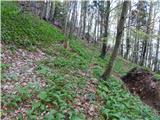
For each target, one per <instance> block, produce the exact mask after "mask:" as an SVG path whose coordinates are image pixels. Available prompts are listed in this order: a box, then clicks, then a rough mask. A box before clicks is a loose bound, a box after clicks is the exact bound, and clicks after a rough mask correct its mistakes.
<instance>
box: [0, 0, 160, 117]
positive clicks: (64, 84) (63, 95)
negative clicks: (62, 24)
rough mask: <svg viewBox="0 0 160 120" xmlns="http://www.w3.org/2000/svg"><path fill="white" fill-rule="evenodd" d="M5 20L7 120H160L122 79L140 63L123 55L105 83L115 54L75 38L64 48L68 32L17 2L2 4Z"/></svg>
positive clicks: (3, 83)
mask: <svg viewBox="0 0 160 120" xmlns="http://www.w3.org/2000/svg"><path fill="white" fill-rule="evenodd" d="M2 16H3V17H2V51H1V54H2V56H1V59H2V63H1V68H2V71H1V72H2V74H1V79H2V80H1V89H2V110H1V119H2V120H12V119H13V120H15V119H23V120H25V119H26V120H27V119H30V120H37V119H38V120H42V119H43V120H53V119H55V120H106V119H107V120H112V119H114V120H120V119H122V118H123V119H125V120H132V119H134V120H139V119H144V118H146V119H149V120H159V119H160V117H159V116H158V114H157V112H156V111H154V110H153V109H152V108H150V107H149V106H147V105H145V104H144V103H143V102H142V101H141V100H140V99H139V97H138V96H133V95H132V94H130V92H129V91H128V90H127V89H126V87H125V86H124V84H123V82H122V81H121V80H120V77H121V76H124V75H126V74H127V72H128V71H129V70H130V69H132V68H134V67H137V65H135V64H132V63H130V62H128V61H126V60H124V59H123V58H121V57H117V59H116V61H115V65H114V68H113V72H112V74H111V77H110V78H109V79H108V80H107V81H102V80H101V79H100V76H101V74H102V73H103V71H104V69H105V67H106V64H107V63H108V61H109V58H110V55H109V54H107V56H106V58H104V59H101V58H100V57H99V54H100V53H99V48H98V47H96V46H95V45H92V44H91V45H90V46H88V47H86V44H85V42H84V41H82V40H79V39H75V38H72V39H69V45H70V49H64V47H63V44H62V43H63V42H62V41H63V40H64V35H63V33H61V32H60V31H59V30H57V29H56V28H55V27H54V26H53V25H51V24H49V23H47V22H45V21H43V20H40V19H39V18H38V17H36V16H32V15H31V14H28V13H23V14H22V13H21V14H19V9H18V7H17V5H16V4H14V3H12V2H2ZM24 28H25V29H24ZM13 31H14V32H13ZM156 77H157V78H160V77H159V75H156Z"/></svg>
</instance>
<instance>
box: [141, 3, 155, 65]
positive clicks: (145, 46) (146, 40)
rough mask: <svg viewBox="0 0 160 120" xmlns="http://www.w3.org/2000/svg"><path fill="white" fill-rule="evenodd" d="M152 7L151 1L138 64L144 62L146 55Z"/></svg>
mask: <svg viewBox="0 0 160 120" xmlns="http://www.w3.org/2000/svg"><path fill="white" fill-rule="evenodd" d="M152 8H153V3H152V2H151V3H150V9H149V18H148V23H147V31H146V37H145V38H146V39H145V40H144V43H143V51H142V58H141V62H140V65H141V66H143V65H144V62H145V56H146V51H147V43H148V38H149V37H148V35H150V31H151V28H150V24H151V16H152Z"/></svg>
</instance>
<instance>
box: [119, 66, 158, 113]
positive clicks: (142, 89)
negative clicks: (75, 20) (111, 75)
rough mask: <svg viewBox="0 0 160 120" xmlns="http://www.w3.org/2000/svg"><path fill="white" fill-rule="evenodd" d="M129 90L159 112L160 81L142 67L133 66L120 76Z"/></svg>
mask: <svg viewBox="0 0 160 120" xmlns="http://www.w3.org/2000/svg"><path fill="white" fill-rule="evenodd" d="M122 80H123V82H124V83H125V85H126V86H127V88H128V89H129V91H130V92H131V93H132V94H134V95H138V96H139V97H140V99H141V100H142V101H143V102H144V103H146V104H147V105H149V106H151V107H152V108H154V109H156V110H157V111H158V113H160V81H158V80H156V79H155V78H154V77H153V74H152V73H151V72H150V71H148V70H145V69H142V68H133V69H132V70H131V71H129V72H128V73H127V75H125V76H123V77H122Z"/></svg>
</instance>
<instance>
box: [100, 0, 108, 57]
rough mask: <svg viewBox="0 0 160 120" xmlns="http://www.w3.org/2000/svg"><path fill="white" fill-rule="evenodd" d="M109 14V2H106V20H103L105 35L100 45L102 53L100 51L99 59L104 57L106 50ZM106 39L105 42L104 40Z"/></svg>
mask: <svg viewBox="0 0 160 120" xmlns="http://www.w3.org/2000/svg"><path fill="white" fill-rule="evenodd" d="M109 14H110V0H109V1H107V10H106V18H105V33H104V39H103V44H102V51H101V55H100V57H101V58H104V57H105V56H106V52H107V51H106V48H107V39H108V38H107V37H108V23H109ZM105 39H106V40H105Z"/></svg>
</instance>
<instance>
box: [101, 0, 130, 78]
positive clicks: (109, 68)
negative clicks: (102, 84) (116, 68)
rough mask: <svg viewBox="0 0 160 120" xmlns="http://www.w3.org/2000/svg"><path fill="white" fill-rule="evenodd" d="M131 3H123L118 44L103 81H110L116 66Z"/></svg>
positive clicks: (118, 27) (118, 30) (117, 36)
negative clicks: (115, 62)
mask: <svg viewBox="0 0 160 120" xmlns="http://www.w3.org/2000/svg"><path fill="white" fill-rule="evenodd" d="M129 2H130V1H124V2H123V7H122V12H121V17H120V20H119V22H118V26H117V35H116V43H115V46H114V50H113V52H112V55H111V58H110V60H109V64H108V66H107V69H106V70H105V72H104V73H103V75H102V78H103V80H106V79H109V76H110V74H111V71H112V68H113V65H114V61H115V59H116V56H117V54H118V49H119V46H120V43H121V37H122V33H123V30H124V23H125V20H126V15H127V11H128V4H129Z"/></svg>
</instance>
